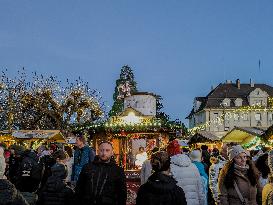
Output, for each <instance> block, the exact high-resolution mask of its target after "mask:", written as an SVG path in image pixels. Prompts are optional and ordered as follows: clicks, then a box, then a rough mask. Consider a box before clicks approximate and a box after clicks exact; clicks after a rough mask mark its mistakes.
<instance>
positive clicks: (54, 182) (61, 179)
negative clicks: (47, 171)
mask: <svg viewBox="0 0 273 205" xmlns="http://www.w3.org/2000/svg"><path fill="white" fill-rule="evenodd" d="M51 170H52V176H50V177H49V178H48V180H47V182H46V184H45V186H44V187H43V189H42V190H41V194H40V197H39V205H66V204H71V203H72V199H73V194H74V191H73V190H72V189H71V188H70V187H69V186H68V185H67V184H66V183H65V178H66V175H67V172H66V169H65V166H64V165H63V164H56V165H54V166H53V167H52V168H51Z"/></svg>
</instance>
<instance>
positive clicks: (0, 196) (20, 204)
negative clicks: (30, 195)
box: [0, 179, 29, 205]
mask: <svg viewBox="0 0 273 205" xmlns="http://www.w3.org/2000/svg"><path fill="white" fill-rule="evenodd" d="M0 205H29V204H28V202H27V201H26V200H25V199H24V197H23V196H22V194H21V193H20V192H19V191H18V190H17V189H16V188H15V186H14V185H13V184H12V183H11V182H10V181H9V180H7V179H0Z"/></svg>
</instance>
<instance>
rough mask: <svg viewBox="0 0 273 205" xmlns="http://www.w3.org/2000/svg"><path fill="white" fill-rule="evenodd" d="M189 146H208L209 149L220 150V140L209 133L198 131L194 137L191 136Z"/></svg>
mask: <svg viewBox="0 0 273 205" xmlns="http://www.w3.org/2000/svg"><path fill="white" fill-rule="evenodd" d="M188 144H189V145H190V146H193V147H195V148H199V147H201V145H204V144H205V145H207V146H208V148H209V149H213V148H215V147H216V148H218V149H219V148H220V147H221V141H220V139H219V138H218V137H217V136H215V135H214V134H212V133H211V132H208V131H198V132H197V133H195V134H194V135H192V136H190V138H189V141H188Z"/></svg>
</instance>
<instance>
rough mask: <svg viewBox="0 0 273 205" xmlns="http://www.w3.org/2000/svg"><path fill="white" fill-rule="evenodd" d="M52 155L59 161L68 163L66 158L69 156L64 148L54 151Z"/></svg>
mask: <svg viewBox="0 0 273 205" xmlns="http://www.w3.org/2000/svg"><path fill="white" fill-rule="evenodd" d="M52 156H53V158H54V159H55V160H56V162H57V163H63V164H65V163H66V160H67V158H68V155H67V153H66V152H65V151H63V150H57V151H56V152H54V153H53V155H52Z"/></svg>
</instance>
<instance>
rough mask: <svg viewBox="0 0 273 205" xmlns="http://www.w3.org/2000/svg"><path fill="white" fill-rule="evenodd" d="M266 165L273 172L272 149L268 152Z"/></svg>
mask: <svg viewBox="0 0 273 205" xmlns="http://www.w3.org/2000/svg"><path fill="white" fill-rule="evenodd" d="M268 166H269V169H270V172H271V174H273V150H271V151H270V152H269V153H268Z"/></svg>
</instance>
